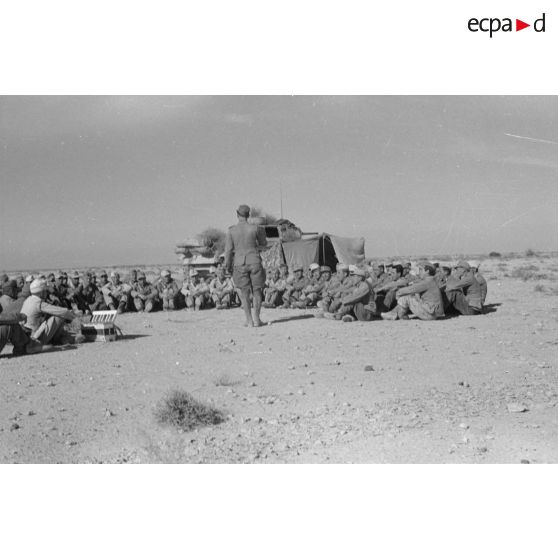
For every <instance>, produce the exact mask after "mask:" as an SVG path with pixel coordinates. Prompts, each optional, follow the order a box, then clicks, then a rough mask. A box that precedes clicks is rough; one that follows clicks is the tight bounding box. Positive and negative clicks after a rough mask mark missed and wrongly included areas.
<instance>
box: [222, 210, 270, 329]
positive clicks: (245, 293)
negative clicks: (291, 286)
mask: <svg viewBox="0 0 558 558" xmlns="http://www.w3.org/2000/svg"><path fill="white" fill-rule="evenodd" d="M236 215H237V218H238V223H237V224H236V225H233V226H232V227H229V230H228V231H227V236H226V238H225V268H226V270H227V271H228V272H229V273H231V274H232V278H233V283H234V285H235V287H236V288H237V289H238V290H239V293H240V300H241V304H242V309H243V310H244V315H245V318H246V323H245V325H246V326H250V327H253V326H256V327H259V326H261V325H262V322H261V320H260V310H261V306H262V302H263V288H264V287H265V269H264V267H263V264H262V259H261V257H260V252H259V250H260V249H261V248H263V247H265V246H267V238H266V235H265V229H264V228H263V227H258V226H257V225H252V224H250V223H248V217H249V216H250V208H249V207H248V206H247V205H240V206H239V207H238V209H237V211H236ZM252 301H253V305H254V315H253V316H252V313H251V306H252Z"/></svg>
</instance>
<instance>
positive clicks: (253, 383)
mask: <svg viewBox="0 0 558 558" xmlns="http://www.w3.org/2000/svg"><path fill="white" fill-rule="evenodd" d="M248 386H249V387H256V382H250V383H249V384H248Z"/></svg>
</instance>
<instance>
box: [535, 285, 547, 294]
mask: <svg viewBox="0 0 558 558" xmlns="http://www.w3.org/2000/svg"><path fill="white" fill-rule="evenodd" d="M533 290H534V291H535V292H536V293H544V291H545V288H544V285H541V284H540V283H539V284H538V285H535V288H534V289H533Z"/></svg>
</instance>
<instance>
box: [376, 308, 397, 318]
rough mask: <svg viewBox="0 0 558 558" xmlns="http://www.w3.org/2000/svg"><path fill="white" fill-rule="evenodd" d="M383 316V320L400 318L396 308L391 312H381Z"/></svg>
mask: <svg viewBox="0 0 558 558" xmlns="http://www.w3.org/2000/svg"><path fill="white" fill-rule="evenodd" d="M380 316H382V320H398V319H399V316H398V315H397V311H396V310H395V309H393V310H391V311H389V312H382V313H381V314H380Z"/></svg>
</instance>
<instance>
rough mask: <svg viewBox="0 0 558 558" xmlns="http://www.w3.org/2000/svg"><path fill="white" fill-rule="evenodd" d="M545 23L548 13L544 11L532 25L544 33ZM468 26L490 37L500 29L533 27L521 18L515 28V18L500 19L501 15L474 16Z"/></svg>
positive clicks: (473, 30) (537, 30) (472, 30)
mask: <svg viewBox="0 0 558 558" xmlns="http://www.w3.org/2000/svg"><path fill="white" fill-rule="evenodd" d="M545 25H546V14H544V13H543V15H542V16H541V17H539V18H538V19H536V20H535V21H534V22H533V26H532V27H533V30H534V31H535V32H536V33H544V32H545ZM467 27H468V28H469V31H471V32H472V33H478V32H479V31H480V32H482V33H489V37H490V38H492V35H493V34H494V33H498V32H499V31H501V32H504V33H510V32H513V31H521V30H522V29H526V28H527V27H531V24H530V23H525V22H524V21H522V20H521V19H515V29H514V26H513V19H512V18H509V17H504V18H502V19H500V18H499V17H484V18H481V19H478V18H476V17H472V18H471V19H470V20H469V21H468V23H467Z"/></svg>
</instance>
